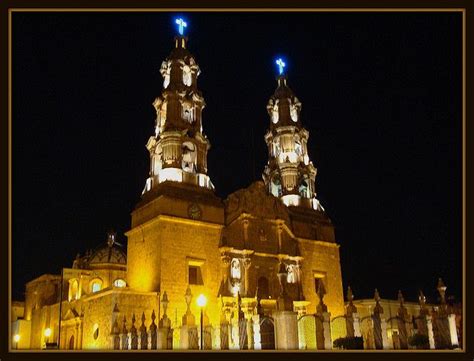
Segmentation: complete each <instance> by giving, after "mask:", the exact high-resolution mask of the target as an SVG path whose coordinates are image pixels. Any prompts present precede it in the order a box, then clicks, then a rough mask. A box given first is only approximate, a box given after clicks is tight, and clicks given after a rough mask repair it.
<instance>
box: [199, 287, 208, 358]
mask: <svg viewBox="0 0 474 361" xmlns="http://www.w3.org/2000/svg"><path fill="white" fill-rule="evenodd" d="M206 303H207V299H206V296H204V295H203V294H202V293H201V294H200V295H199V297H198V298H197V304H198V306H199V307H201V350H202V349H203V344H204V343H203V335H204V334H203V327H202V323H203V319H204V313H203V310H204V307H205V306H206Z"/></svg>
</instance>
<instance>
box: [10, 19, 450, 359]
mask: <svg viewBox="0 0 474 361" xmlns="http://www.w3.org/2000/svg"><path fill="white" fill-rule="evenodd" d="M177 25H179V32H178V35H177V36H175V38H174V42H173V46H172V49H171V52H170V53H169V56H168V57H167V58H166V59H165V60H164V61H163V63H162V64H161V68H160V72H161V75H162V76H163V89H162V92H161V95H159V96H158V97H157V98H156V99H155V101H154V102H153V106H154V108H155V109H156V124H155V128H154V132H153V133H152V135H151V136H150V138H149V139H148V142H147V143H146V148H147V149H148V151H149V156H150V168H149V177H148V178H147V179H146V180H145V186H144V189H143V193H142V195H141V200H140V201H139V202H138V204H137V205H136V206H135V208H134V210H133V211H132V215H131V218H132V219H131V227H130V230H129V231H128V232H127V233H126V236H127V238H128V242H127V247H126V249H125V247H123V246H122V245H120V244H119V243H118V242H117V241H116V237H117V235H116V234H115V233H114V232H109V234H108V235H107V238H106V242H104V244H102V245H100V246H99V247H97V248H96V249H95V250H92V251H87V252H85V253H84V254H83V255H77V257H76V259H75V260H73V261H72V262H71V266H70V267H67V268H63V269H62V272H61V274H60V275H51V274H45V275H42V276H40V277H38V278H36V279H34V280H32V281H30V282H29V283H27V284H26V292H25V302H24V303H21V302H13V303H12V320H13V319H15V322H14V326H15V330H14V331H12V334H13V333H14V334H15V338H16V341H14V342H16V348H17V349H36V350H39V349H45V348H46V349H61V350H130V349H131V350H163V349H178V350H179V349H195V350H198V349H205V350H211V349H213V350H229V349H230V350H232V349H234V350H235V349H254V350H258V349H332V347H333V346H332V341H333V340H336V339H338V338H341V337H345V336H361V333H363V332H364V331H363V327H359V324H358V323H357V322H358V321H357V322H355V321H354V320H358V318H357V317H354V316H355V315H357V308H356V307H355V306H354V304H353V303H352V298H351V299H350V301H351V302H350V305H349V306H345V304H344V295H343V287H342V276H341V266H340V260H339V244H337V243H336V241H335V232H334V226H333V225H332V223H331V220H330V219H329V217H328V216H327V215H326V213H325V211H324V208H323V207H322V205H321V204H320V202H319V201H318V199H317V193H316V175H317V168H316V166H315V165H314V164H313V163H312V161H311V159H310V158H309V155H308V142H309V141H310V139H309V132H308V131H307V130H306V129H305V128H304V121H303V118H302V116H301V115H302V112H301V109H302V104H301V102H300V101H299V100H298V98H297V96H296V95H295V94H294V93H293V91H292V90H291V88H290V86H289V79H288V77H287V75H286V73H285V71H284V67H285V64H284V63H283V61H282V60H281V59H279V60H278V61H277V64H278V66H279V74H278V75H277V78H276V84H275V91H274V93H273V94H272V95H270V97H269V100H268V103H267V111H268V130H267V132H266V134H265V136H264V141H265V142H266V145H267V149H268V162H267V164H266V166H265V169H264V170H263V174H262V181H255V182H254V183H252V184H250V185H249V186H248V187H247V188H245V189H240V190H237V191H235V192H234V193H232V194H230V195H228V197H227V198H226V199H220V198H219V197H218V196H216V194H215V193H214V186H213V183H212V180H211V179H210V177H209V176H208V174H207V173H208V163H207V153H208V151H209V149H210V148H211V141H210V139H208V138H207V136H206V135H205V134H204V131H203V124H205V116H204V115H205V113H204V112H203V110H204V108H205V106H206V103H205V100H204V98H203V96H202V94H201V91H200V90H199V87H198V77H199V75H200V72H201V71H200V67H199V65H198V63H197V59H196V58H195V56H194V55H193V54H192V53H191V52H190V51H189V50H188V37H187V36H185V35H184V30H185V27H186V23H185V22H184V21H183V20H181V19H179V20H177ZM262 106H263V105H262ZM375 301H376V303H377V304H378V305H379V306H380V304H379V301H380V297H379V298H378V299H377V297H376V298H375ZM360 307H362V306H359V308H360ZM380 307H381V306H380ZM402 307H403V302H402ZM369 309H371V308H370V307H369ZM414 312H415V311H414ZM15 315H17V316H18V315H21V317H17V318H15ZM337 319H340V320H342V322H336V321H334V320H337ZM350 320H352V321H350ZM374 320H375V319H374ZM349 321H350V322H349ZM371 322H372V321H371ZM374 322H375V323H376V325H377V321H376V320H375V321H374ZM384 322H385V321H384ZM449 322H451V321H449ZM376 325H375V326H374V330H375V331H374V333H375V336H374V335H372V336H371V337H372V340H373V342H372V343H373V345H372V346H373V347H371V346H370V344H369V343H367V347H366V348H388V346H387V347H386V345H387V339H386V338H387V336H386V329H384V328H383V327H382V328H380V330H381V331H380V334H382V333H383V332H385V336H384V337H382V336H380V337H377V331H378V329H377V327H376ZM381 325H382V326H383V324H382V323H381ZM451 326H452V325H451ZM451 326H450V327H451ZM367 332H369V335H370V330H369V331H367ZM17 336H18V337H17ZM379 346H380V347H379ZM12 348H15V344H14V345H13V346H12ZM392 348H393V343H392Z"/></svg>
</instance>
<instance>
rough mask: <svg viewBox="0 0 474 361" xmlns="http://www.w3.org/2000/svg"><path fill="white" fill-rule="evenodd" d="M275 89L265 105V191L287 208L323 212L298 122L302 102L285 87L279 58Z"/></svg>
mask: <svg viewBox="0 0 474 361" xmlns="http://www.w3.org/2000/svg"><path fill="white" fill-rule="evenodd" d="M275 63H276V65H277V66H278V75H277V78H276V79H277V88H276V89H275V92H274V93H273V95H272V96H271V97H270V99H269V101H268V104H267V111H268V115H269V116H270V119H271V121H270V127H269V130H268V132H267V134H266V135H265V142H266V143H267V146H268V155H269V157H268V158H269V160H268V163H267V165H266V167H265V170H264V173H263V179H264V181H265V184H266V185H267V187H268V190H269V192H270V193H271V194H273V195H274V196H275V197H279V198H281V199H282V201H283V203H285V204H286V205H287V206H302V207H307V208H313V209H315V210H324V209H323V208H322V207H321V204H320V203H319V201H318V200H317V199H316V190H315V178H316V172H317V170H316V168H315V167H314V165H313V163H312V162H311V161H310V160H309V156H308V149H307V143H308V137H309V132H308V131H307V130H306V129H304V127H303V126H302V124H301V120H300V112H301V103H300V101H299V100H298V98H297V97H296V96H295V94H294V93H293V91H292V90H291V89H290V87H289V86H288V77H287V75H286V74H285V71H284V69H285V67H286V63H285V62H284V61H283V60H282V59H281V58H280V59H277V60H276V62H275Z"/></svg>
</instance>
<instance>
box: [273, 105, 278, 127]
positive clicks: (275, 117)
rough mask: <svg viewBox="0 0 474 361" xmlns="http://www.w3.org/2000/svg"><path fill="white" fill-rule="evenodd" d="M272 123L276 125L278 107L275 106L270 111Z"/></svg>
mask: <svg viewBox="0 0 474 361" xmlns="http://www.w3.org/2000/svg"><path fill="white" fill-rule="evenodd" d="M272 122H273V124H276V123H278V105H275V106H274V107H273V109H272Z"/></svg>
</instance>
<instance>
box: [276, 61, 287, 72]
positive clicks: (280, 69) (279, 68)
mask: <svg viewBox="0 0 474 361" xmlns="http://www.w3.org/2000/svg"><path fill="white" fill-rule="evenodd" d="M275 63H276V65H278V71H279V73H280V75H281V74H283V69H284V68H285V66H286V64H285V63H284V62H283V60H282V59H281V58H278V59H277V61H276V62H275Z"/></svg>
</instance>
